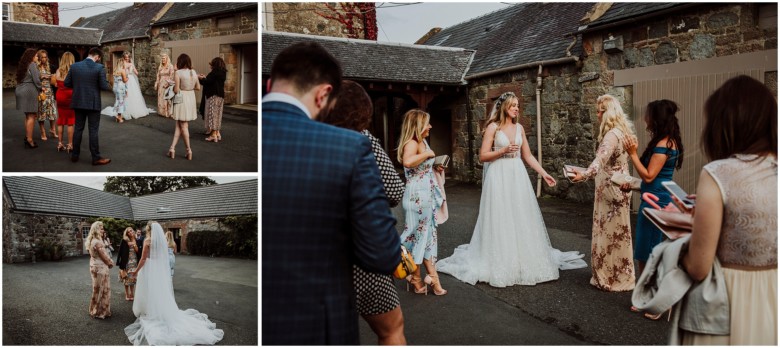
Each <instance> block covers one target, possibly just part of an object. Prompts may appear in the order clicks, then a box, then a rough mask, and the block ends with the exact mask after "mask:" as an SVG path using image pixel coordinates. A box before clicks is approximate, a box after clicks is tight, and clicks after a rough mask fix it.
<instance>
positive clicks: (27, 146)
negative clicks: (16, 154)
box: [24, 138, 38, 149]
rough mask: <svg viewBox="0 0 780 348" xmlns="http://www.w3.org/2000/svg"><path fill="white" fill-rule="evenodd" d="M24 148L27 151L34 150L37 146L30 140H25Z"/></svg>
mask: <svg viewBox="0 0 780 348" xmlns="http://www.w3.org/2000/svg"><path fill="white" fill-rule="evenodd" d="M24 147H25V148H28V149H34V148H36V147H38V144H36V143H35V142H34V141H32V140H30V141H28V140H27V138H25V139H24Z"/></svg>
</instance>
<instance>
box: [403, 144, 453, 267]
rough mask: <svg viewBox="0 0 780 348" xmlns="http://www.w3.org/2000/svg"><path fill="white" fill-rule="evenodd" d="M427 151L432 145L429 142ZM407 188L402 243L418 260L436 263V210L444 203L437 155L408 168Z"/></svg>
mask: <svg viewBox="0 0 780 348" xmlns="http://www.w3.org/2000/svg"><path fill="white" fill-rule="evenodd" d="M425 147H426V151H427V150H429V149H430V146H428V142H425ZM404 174H405V175H406V189H405V192H404V198H403V200H402V202H403V207H404V212H405V215H406V225H405V226H404V231H403V233H402V234H401V244H402V245H403V246H405V247H406V249H408V250H409V251H410V252H411V253H412V256H414V263H416V264H421V263H422V260H423V259H426V260H431V261H432V262H433V263H436V258H437V255H438V250H437V249H438V238H437V236H436V226H437V223H436V219H435V215H436V211H437V210H439V208H441V206H442V204H444V196H443V195H442V192H441V189H440V188H439V185H438V183H437V181H436V177H435V176H434V173H433V158H429V159H427V160H425V161H423V162H422V163H420V164H419V165H418V166H417V167H414V168H404Z"/></svg>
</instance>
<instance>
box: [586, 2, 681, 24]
mask: <svg viewBox="0 0 780 348" xmlns="http://www.w3.org/2000/svg"><path fill="white" fill-rule="evenodd" d="M683 5H687V4H683V3H676V2H616V3H613V4H612V6H610V8H609V9H608V10H607V12H604V14H603V15H601V17H599V18H598V19H596V20H595V21H593V22H591V23H588V24H587V26H585V27H583V28H580V30H579V31H585V30H593V29H594V28H596V27H600V26H603V25H606V24H610V23H614V22H618V21H621V20H624V19H629V18H634V19H635V18H637V17H640V16H644V15H648V14H652V13H655V12H660V11H663V10H668V9H671V8H674V7H678V6H683Z"/></svg>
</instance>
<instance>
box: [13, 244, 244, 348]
mask: <svg viewBox="0 0 780 348" xmlns="http://www.w3.org/2000/svg"><path fill="white" fill-rule="evenodd" d="M257 264H258V261H256V260H239V259H229V258H211V257H201V256H186V255H177V256H176V268H175V275H174V280H173V288H174V294H175V296H176V302H177V304H178V305H179V308H181V309H187V308H195V309H197V310H199V311H201V312H203V313H206V314H208V316H209V319H210V320H211V321H213V322H215V323H216V324H217V328H219V329H222V330H224V331H225V337H224V339H223V340H222V341H220V342H219V343H217V344H218V345H243V346H254V345H257V344H258V331H257V327H258V322H257V308H258V302H257V301H258V300H257V299H258V289H257V284H258V282H257ZM111 272H112V279H111V312H112V317H111V318H108V319H106V320H99V319H92V318H90V317H89V313H88V308H89V299H90V295H91V292H92V281H91V278H90V275H89V257H87V256H84V257H75V258H68V259H66V260H65V261H61V262H38V263H35V264H32V263H20V264H3V341H2V344H3V345H49V346H50V345H81V346H93V345H130V341H128V339H127V336H125V334H124V328H125V327H126V326H128V325H130V324H131V323H133V322H134V321H135V316H134V315H133V310H132V302H128V301H125V299H124V286H122V284H121V283H120V282H119V281H118V279H117V277H118V269H117V268H116V267H114V268H112V269H111Z"/></svg>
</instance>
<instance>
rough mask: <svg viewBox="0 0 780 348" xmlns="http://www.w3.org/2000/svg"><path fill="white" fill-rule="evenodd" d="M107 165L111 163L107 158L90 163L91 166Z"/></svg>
mask: <svg viewBox="0 0 780 348" xmlns="http://www.w3.org/2000/svg"><path fill="white" fill-rule="evenodd" d="M109 163H111V160H110V159H108V158H101V159H99V160H97V161H92V165H93V166H102V165H104V164H109Z"/></svg>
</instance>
